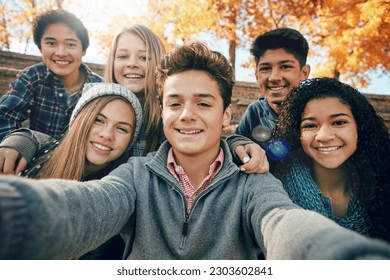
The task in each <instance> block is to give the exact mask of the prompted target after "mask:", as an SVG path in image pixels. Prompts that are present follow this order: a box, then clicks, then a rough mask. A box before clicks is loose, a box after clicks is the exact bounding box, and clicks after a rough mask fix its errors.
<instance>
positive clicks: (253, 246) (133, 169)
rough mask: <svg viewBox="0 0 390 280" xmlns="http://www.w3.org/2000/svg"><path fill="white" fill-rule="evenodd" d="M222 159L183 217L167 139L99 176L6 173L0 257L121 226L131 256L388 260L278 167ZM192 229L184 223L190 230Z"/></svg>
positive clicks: (65, 251)
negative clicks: (291, 188)
mask: <svg viewBox="0 0 390 280" xmlns="http://www.w3.org/2000/svg"><path fill="white" fill-rule="evenodd" d="M221 146H222V148H223V150H224V153H225V160H224V163H223V167H222V169H221V170H220V172H219V173H218V174H217V175H216V176H215V178H214V179H213V181H212V182H211V184H210V186H209V187H208V188H207V189H206V190H205V191H204V192H203V193H201V194H200V195H199V197H198V198H197V199H196V200H195V202H194V205H193V207H192V209H191V212H190V214H189V216H186V210H185V209H186V206H185V198H184V194H183V192H182V191H181V189H180V186H179V184H178V182H177V181H176V179H175V178H174V177H173V176H172V175H171V174H170V173H169V171H168V169H167V164H166V162H167V154H168V150H169V147H170V145H169V143H168V142H165V143H164V144H163V145H162V146H161V147H160V149H159V150H158V151H157V152H156V153H155V154H154V155H149V156H148V157H134V158H131V159H130V160H129V161H128V162H127V163H125V164H123V165H121V166H120V167H118V168H117V169H116V170H114V171H113V172H112V173H110V175H108V176H106V177H104V178H103V179H101V180H96V181H88V182H82V183H81V182H76V181H65V180H58V179H49V180H40V181H35V180H26V179H24V178H18V177H10V176H2V177H1V178H0V240H1V243H0V258H2V259H62V258H69V257H72V256H77V255H82V254H83V253H85V252H87V251H90V250H91V249H94V248H95V247H97V246H98V245H99V244H101V243H103V242H104V241H106V240H108V239H109V238H110V237H112V236H114V235H116V234H118V233H121V234H122V236H123V237H124V239H125V242H126V249H125V254H124V258H127V259H256V258H257V255H258V252H259V250H261V251H263V252H264V254H265V256H266V257H267V258H271V259H344V258H348V259H349V258H361V257H363V258H364V257H365V256H367V255H369V256H373V255H374V256H378V255H379V256H380V257H382V258H383V257H384V258H390V249H389V247H390V246H389V245H388V244H385V243H383V242H380V241H374V240H369V239H367V238H365V237H363V236H360V235H359V234H357V233H354V232H352V231H349V230H347V229H344V228H342V227H340V226H338V225H337V224H336V223H334V222H332V221H330V220H328V219H326V218H324V217H322V216H321V215H320V214H317V213H314V212H311V211H307V210H303V209H301V208H299V207H298V206H296V205H294V204H293V203H292V202H291V200H290V199H289V198H288V195H287V193H286V192H285V191H284V189H283V187H282V185H281V183H280V181H278V180H277V179H275V178H274V177H273V176H272V175H271V174H269V173H267V174H250V175H247V174H245V173H242V172H239V169H238V167H237V166H236V165H235V164H234V163H233V162H232V157H231V154H230V152H229V149H228V147H227V145H226V143H225V141H221ZM183 228H186V230H183Z"/></svg>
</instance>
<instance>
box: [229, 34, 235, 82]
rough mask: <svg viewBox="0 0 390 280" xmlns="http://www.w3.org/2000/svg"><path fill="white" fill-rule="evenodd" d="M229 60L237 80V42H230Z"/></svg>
mask: <svg viewBox="0 0 390 280" xmlns="http://www.w3.org/2000/svg"><path fill="white" fill-rule="evenodd" d="M229 60H230V63H231V64H232V68H233V79H236V40H229Z"/></svg>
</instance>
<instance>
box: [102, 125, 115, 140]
mask: <svg viewBox="0 0 390 280" xmlns="http://www.w3.org/2000/svg"><path fill="white" fill-rule="evenodd" d="M99 136H100V137H101V138H104V139H107V140H113V139H114V132H113V129H112V127H110V126H108V125H106V126H103V127H101V128H100V130H99Z"/></svg>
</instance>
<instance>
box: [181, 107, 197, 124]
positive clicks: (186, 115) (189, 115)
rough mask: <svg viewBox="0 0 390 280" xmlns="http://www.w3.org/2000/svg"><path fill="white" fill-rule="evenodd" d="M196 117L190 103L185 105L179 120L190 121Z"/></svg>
mask: <svg viewBox="0 0 390 280" xmlns="http://www.w3.org/2000/svg"><path fill="white" fill-rule="evenodd" d="M195 118H196V114H195V110H194V108H193V106H191V105H185V106H184V108H183V110H182V111H181V114H180V120H181V121H190V120H194V119H195Z"/></svg>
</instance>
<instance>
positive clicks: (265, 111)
mask: <svg viewBox="0 0 390 280" xmlns="http://www.w3.org/2000/svg"><path fill="white" fill-rule="evenodd" d="M277 119H278V114H276V113H275V111H274V110H272V108H271V107H270V106H269V104H268V101H267V99H266V98H264V97H263V98H259V99H258V100H256V101H254V102H253V103H251V104H250V105H249V106H248V108H247V109H246V111H245V113H244V115H243V116H242V118H241V121H240V123H239V124H238V126H237V129H236V134H240V135H243V136H245V137H247V138H249V139H251V140H252V141H253V142H255V143H257V144H259V145H260V146H262V147H263V148H265V147H266V144H267V142H268V141H266V142H260V141H257V140H256V139H255V138H254V137H253V136H252V131H253V129H254V128H255V127H256V126H258V125H262V126H265V127H267V128H268V129H269V130H270V131H272V130H273V129H274V128H275V123H276V121H277Z"/></svg>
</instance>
